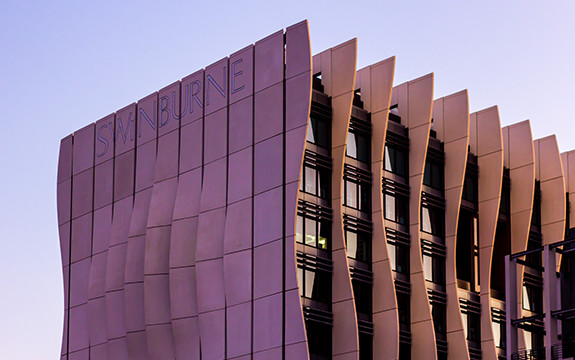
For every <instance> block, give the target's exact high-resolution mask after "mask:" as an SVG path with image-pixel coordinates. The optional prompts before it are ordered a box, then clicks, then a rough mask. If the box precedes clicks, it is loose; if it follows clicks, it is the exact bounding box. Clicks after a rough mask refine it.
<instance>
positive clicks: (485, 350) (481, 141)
mask: <svg viewBox="0 0 575 360" xmlns="http://www.w3.org/2000/svg"><path fill="white" fill-rule="evenodd" d="M469 144H470V151H471V152H472V153H473V154H475V155H477V165H478V166H479V168H480V169H481V170H480V171H481V176H479V178H478V193H479V194H478V195H479V197H478V200H479V209H478V212H479V214H480V215H479V219H478V235H479V258H480V263H479V266H480V268H479V283H480V284H481V290H480V302H481V313H482V314H484V315H482V316H481V334H482V336H481V338H482V341H481V351H482V354H483V356H485V357H488V358H495V357H496V348H495V341H494V338H493V325H492V317H491V306H492V305H491V264H492V261H493V248H494V246H495V232H496V229H497V221H498V217H499V202H500V197H501V187H502V183H503V138H502V132H501V124H500V121H499V111H498V109H497V107H496V106H494V107H491V108H488V109H484V110H481V111H478V112H475V113H473V114H471V115H470V126H469Z"/></svg>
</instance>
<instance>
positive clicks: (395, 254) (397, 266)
mask: <svg viewBox="0 0 575 360" xmlns="http://www.w3.org/2000/svg"><path fill="white" fill-rule="evenodd" d="M388 244H389V246H388V249H389V262H390V264H391V270H393V271H395V272H398V273H400V274H408V273H409V246H406V245H403V244H400V243H397V242H396V243H388Z"/></svg>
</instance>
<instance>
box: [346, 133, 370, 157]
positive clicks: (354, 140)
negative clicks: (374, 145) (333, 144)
mask: <svg viewBox="0 0 575 360" xmlns="http://www.w3.org/2000/svg"><path fill="white" fill-rule="evenodd" d="M346 155H347V156H349V157H350V158H353V159H356V160H359V161H361V162H364V163H366V164H367V163H369V138H368V137H367V136H366V135H363V134H359V133H355V132H348V133H347V147H346Z"/></svg>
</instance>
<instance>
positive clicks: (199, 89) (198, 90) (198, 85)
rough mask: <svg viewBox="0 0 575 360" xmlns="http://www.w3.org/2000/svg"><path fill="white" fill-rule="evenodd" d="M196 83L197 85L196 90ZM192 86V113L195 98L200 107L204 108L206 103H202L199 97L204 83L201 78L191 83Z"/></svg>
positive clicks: (191, 111)
mask: <svg viewBox="0 0 575 360" xmlns="http://www.w3.org/2000/svg"><path fill="white" fill-rule="evenodd" d="M194 85H196V86H197V89H196V91H194ZM190 88H191V91H190V93H191V95H190V114H191V113H193V112H194V100H196V102H197V103H198V105H199V106H200V108H203V107H204V104H202V101H201V100H200V99H199V98H198V94H199V93H200V91H201V90H202V83H201V82H200V81H199V80H196V81H194V82H193V83H191V84H190Z"/></svg>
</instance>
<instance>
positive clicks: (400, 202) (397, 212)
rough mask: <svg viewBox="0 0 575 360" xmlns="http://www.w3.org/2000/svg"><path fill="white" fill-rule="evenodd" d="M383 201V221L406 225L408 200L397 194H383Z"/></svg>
mask: <svg viewBox="0 0 575 360" xmlns="http://www.w3.org/2000/svg"><path fill="white" fill-rule="evenodd" d="M383 201H384V208H385V219H386V220H390V221H393V222H396V223H398V224H401V225H407V217H408V214H409V199H408V198H407V197H404V196H400V195H398V194H391V193H385V196H384V198H383Z"/></svg>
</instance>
